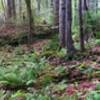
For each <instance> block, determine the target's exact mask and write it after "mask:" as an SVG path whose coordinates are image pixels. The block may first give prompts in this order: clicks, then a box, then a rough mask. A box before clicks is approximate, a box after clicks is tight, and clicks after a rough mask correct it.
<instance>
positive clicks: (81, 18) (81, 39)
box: [79, 0, 85, 51]
mask: <svg viewBox="0 0 100 100" xmlns="http://www.w3.org/2000/svg"><path fill="white" fill-rule="evenodd" d="M79 26H80V47H81V50H82V51H84V49H85V47H84V29H83V14H82V0H79Z"/></svg>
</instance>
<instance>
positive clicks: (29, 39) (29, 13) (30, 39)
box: [25, 0, 33, 44]
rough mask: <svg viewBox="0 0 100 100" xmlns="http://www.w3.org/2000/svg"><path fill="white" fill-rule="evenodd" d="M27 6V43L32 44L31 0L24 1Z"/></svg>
mask: <svg viewBox="0 0 100 100" xmlns="http://www.w3.org/2000/svg"><path fill="white" fill-rule="evenodd" d="M25 2H26V6H27V14H28V18H29V34H28V42H29V44H30V43H32V31H33V16H32V10H31V0H25Z"/></svg>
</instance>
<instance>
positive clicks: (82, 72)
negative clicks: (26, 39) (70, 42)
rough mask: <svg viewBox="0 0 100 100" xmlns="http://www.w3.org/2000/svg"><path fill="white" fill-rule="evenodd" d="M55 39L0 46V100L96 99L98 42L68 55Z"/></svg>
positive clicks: (99, 76)
mask: <svg viewBox="0 0 100 100" xmlns="http://www.w3.org/2000/svg"><path fill="white" fill-rule="evenodd" d="M56 42H57V43H58V41H55V39H54V38H53V39H39V40H36V41H34V42H33V43H32V44H31V45H30V46H29V45H27V44H20V45H18V46H12V45H5V46H1V47H0V58H1V59H0V100H100V46H99V45H98V46H94V47H93V48H92V49H89V50H87V51H85V52H83V53H81V52H78V53H77V54H75V56H73V57H71V58H68V56H67V55H66V50H65V49H64V48H62V49H61V50H59V49H58V44H57V43H56ZM98 98H99V99H98Z"/></svg>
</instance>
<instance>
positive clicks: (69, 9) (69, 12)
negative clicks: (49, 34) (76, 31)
mask: <svg viewBox="0 0 100 100" xmlns="http://www.w3.org/2000/svg"><path fill="white" fill-rule="evenodd" d="M65 4H66V13H65V14H66V18H65V19H66V24H65V25H66V28H65V32H66V34H65V42H66V47H67V52H68V53H69V54H73V53H74V52H75V51H76V50H75V47H74V45H73V40H72V34H71V33H72V29H71V27H72V0H66V3H65Z"/></svg>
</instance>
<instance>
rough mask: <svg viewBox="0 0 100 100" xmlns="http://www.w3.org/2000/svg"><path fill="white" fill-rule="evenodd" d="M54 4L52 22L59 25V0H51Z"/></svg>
mask: <svg viewBox="0 0 100 100" xmlns="http://www.w3.org/2000/svg"><path fill="white" fill-rule="evenodd" d="M53 3H54V4H53V6H54V22H55V25H56V26H59V0H53Z"/></svg>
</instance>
